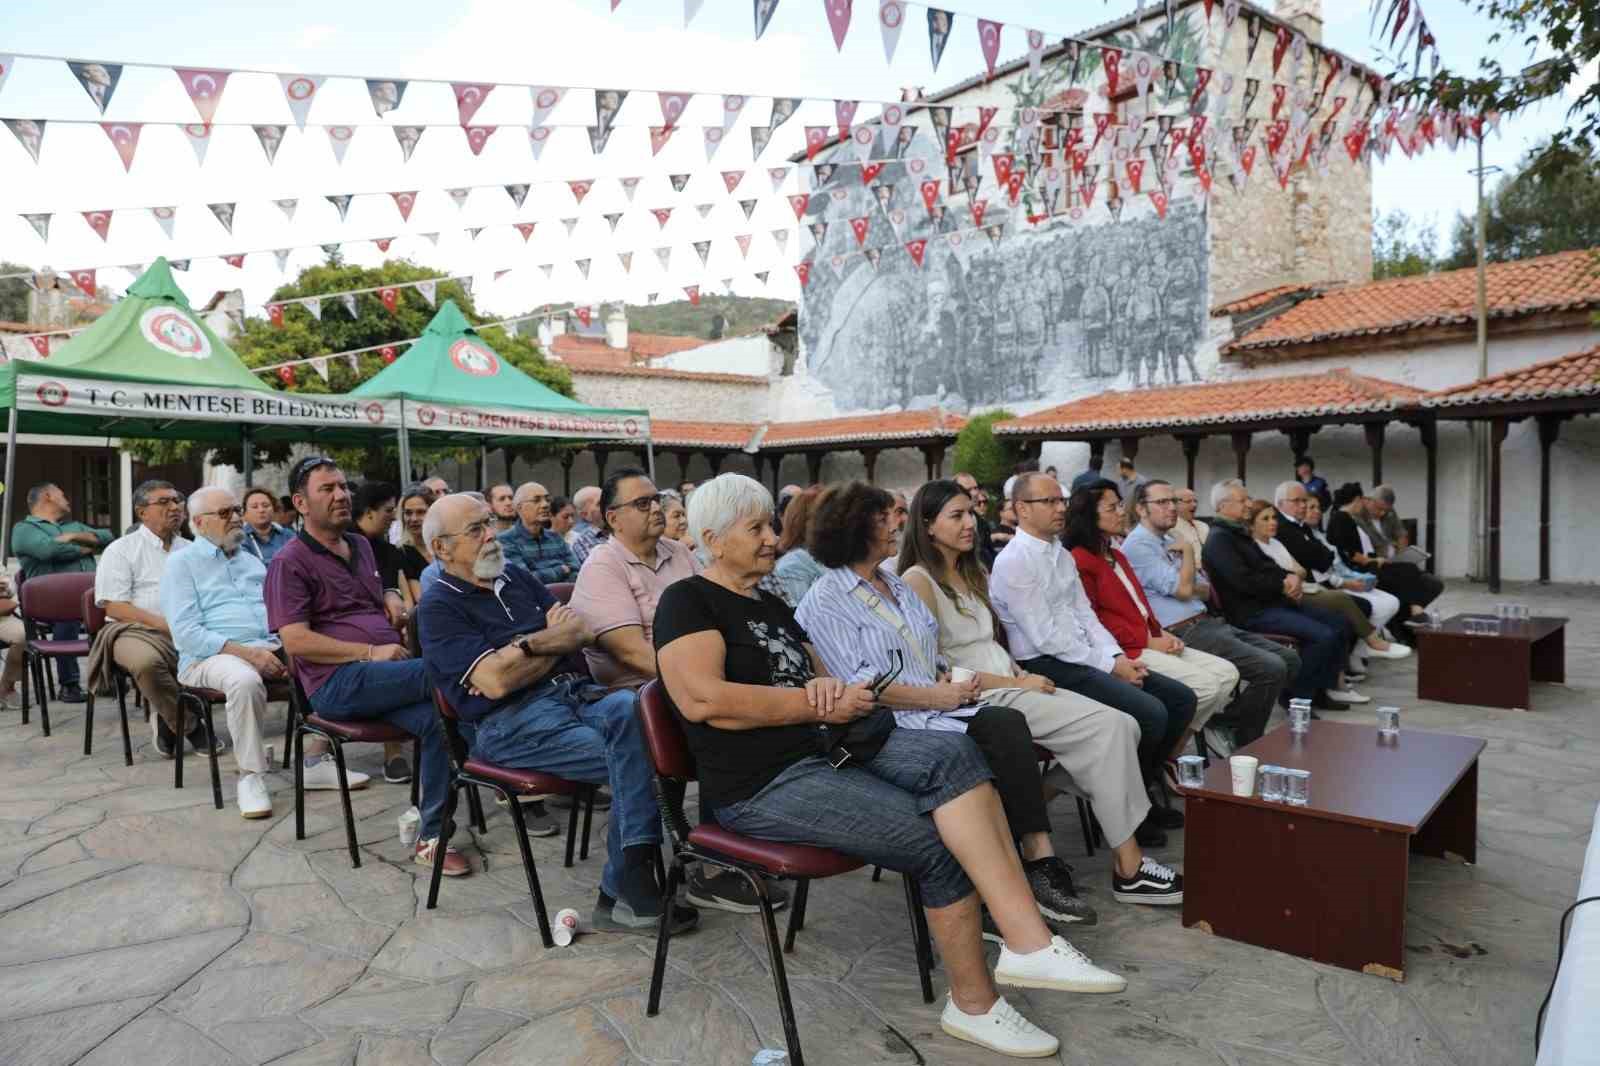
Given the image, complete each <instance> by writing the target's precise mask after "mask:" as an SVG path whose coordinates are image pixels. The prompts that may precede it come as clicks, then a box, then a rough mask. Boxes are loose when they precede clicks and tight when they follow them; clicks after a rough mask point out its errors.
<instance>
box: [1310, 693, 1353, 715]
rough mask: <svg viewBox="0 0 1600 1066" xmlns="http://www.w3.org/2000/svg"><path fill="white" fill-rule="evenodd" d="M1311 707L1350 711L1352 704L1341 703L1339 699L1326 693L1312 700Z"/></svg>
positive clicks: (1324, 709)
mask: <svg viewBox="0 0 1600 1066" xmlns="http://www.w3.org/2000/svg"><path fill="white" fill-rule="evenodd" d="M1311 707H1312V710H1314V711H1348V710H1349V709H1350V705H1349V704H1348V703H1341V702H1339V701H1338V700H1333V699H1329V698H1328V697H1327V696H1325V695H1320V696H1318V697H1317V698H1316V699H1314V700H1312V701H1311Z"/></svg>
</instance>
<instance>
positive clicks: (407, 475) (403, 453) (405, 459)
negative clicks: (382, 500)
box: [400, 396, 411, 489]
mask: <svg viewBox="0 0 1600 1066" xmlns="http://www.w3.org/2000/svg"><path fill="white" fill-rule="evenodd" d="M410 483H411V440H410V438H409V437H407V435H406V398H405V397H404V396H402V397H400V486H401V488H402V489H404V487H405V486H406V485H409V484H410Z"/></svg>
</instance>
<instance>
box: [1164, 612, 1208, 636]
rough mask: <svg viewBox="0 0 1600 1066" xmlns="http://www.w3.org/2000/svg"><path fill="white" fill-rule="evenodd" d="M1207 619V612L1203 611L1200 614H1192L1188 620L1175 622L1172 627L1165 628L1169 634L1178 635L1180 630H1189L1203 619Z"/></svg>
mask: <svg viewBox="0 0 1600 1066" xmlns="http://www.w3.org/2000/svg"><path fill="white" fill-rule="evenodd" d="M1205 617H1206V615H1205V612H1204V611H1202V612H1201V613H1199V614H1192V615H1190V616H1189V617H1188V618H1185V619H1184V620H1183V621H1181V622H1174V623H1172V624H1171V625H1170V626H1166V627H1164V628H1165V629H1166V631H1167V632H1168V633H1176V632H1177V631H1178V630H1180V629H1188V628H1189V627H1190V626H1192V625H1194V624H1195V623H1196V622H1198V621H1200V620H1201V619H1203V618H1205Z"/></svg>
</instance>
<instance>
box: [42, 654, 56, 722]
mask: <svg viewBox="0 0 1600 1066" xmlns="http://www.w3.org/2000/svg"><path fill="white" fill-rule="evenodd" d="M39 662H40V664H41V671H40V674H41V676H42V677H43V678H44V680H43V681H41V682H40V684H39V728H40V729H42V730H43V731H44V735H45V736H49V735H50V700H51V699H54V698H55V694H56V692H55V686H54V685H53V684H52V683H51V682H50V664H49V662H48V661H46V659H45V657H44V656H40V657H39ZM47 689H48V690H49V696H48V697H47V696H46V695H45V692H46V690H47Z"/></svg>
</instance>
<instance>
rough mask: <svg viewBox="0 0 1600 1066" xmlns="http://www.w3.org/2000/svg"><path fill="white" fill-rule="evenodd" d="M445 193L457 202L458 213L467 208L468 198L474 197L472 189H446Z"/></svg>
mask: <svg viewBox="0 0 1600 1066" xmlns="http://www.w3.org/2000/svg"><path fill="white" fill-rule="evenodd" d="M445 192H447V193H449V194H450V199H452V200H454V201H455V202H456V210H458V211H459V210H461V209H462V208H464V207H466V206H467V197H468V196H471V195H472V190H471V189H446V190H445Z"/></svg>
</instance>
